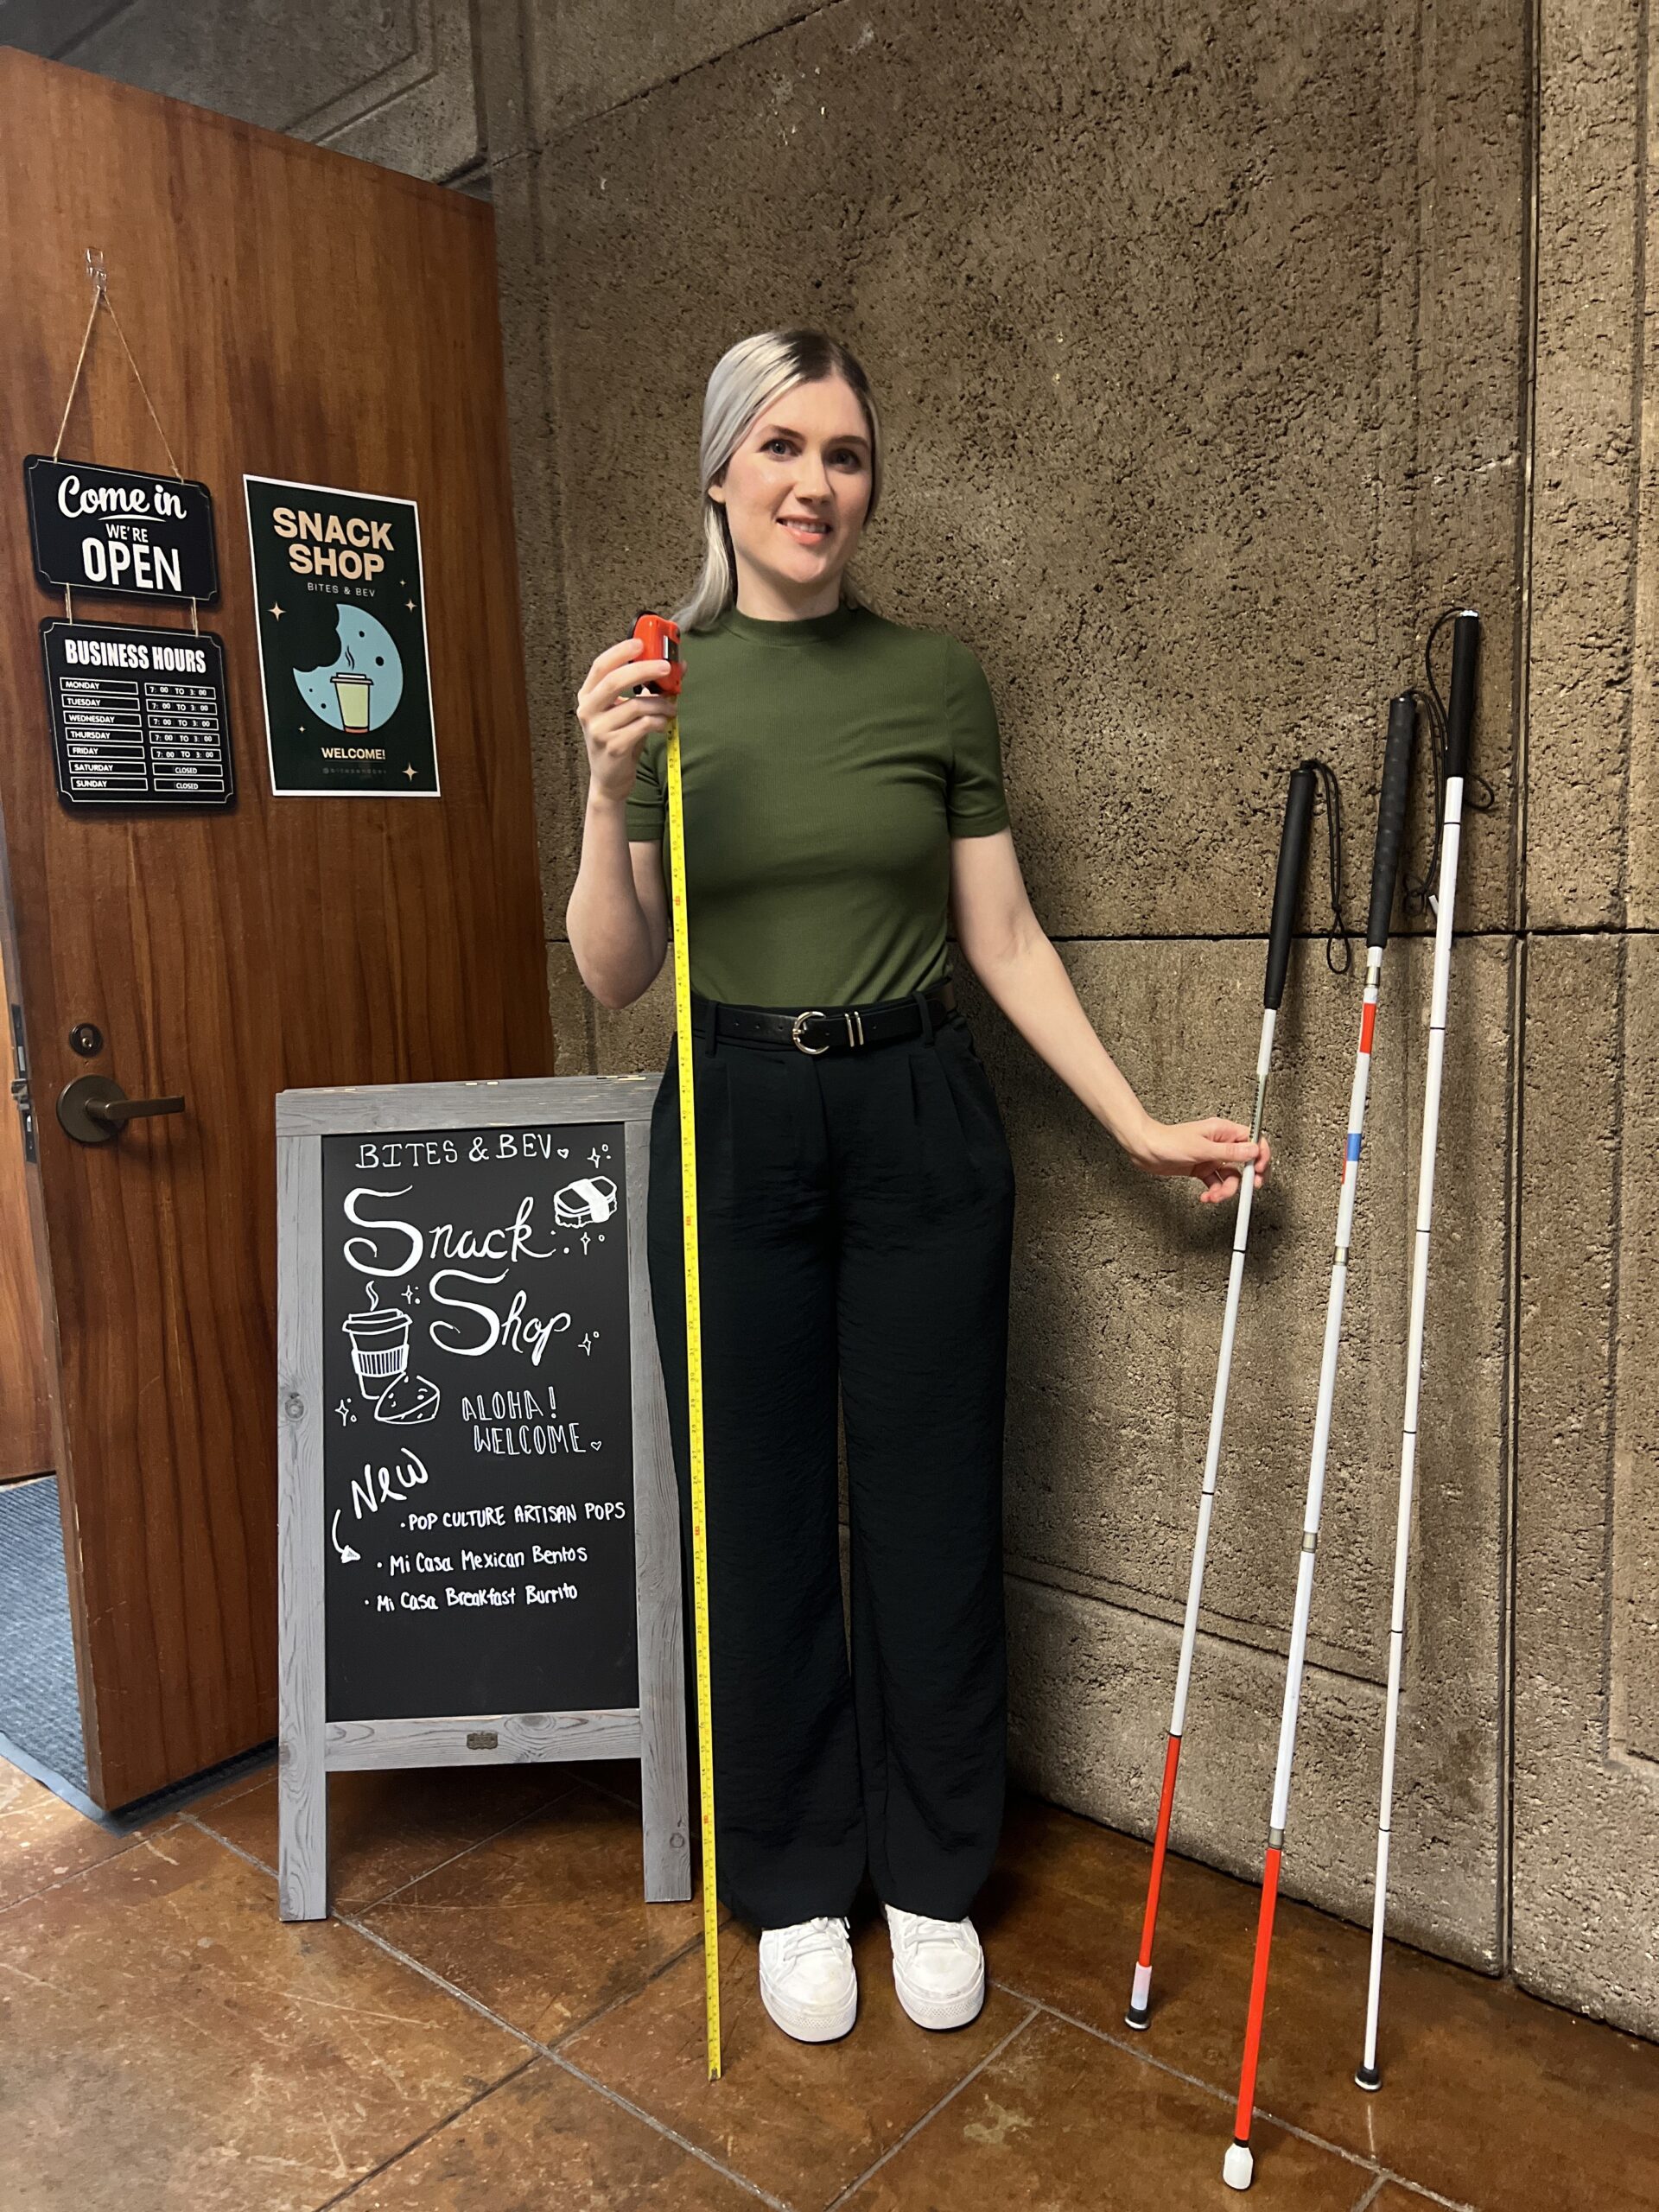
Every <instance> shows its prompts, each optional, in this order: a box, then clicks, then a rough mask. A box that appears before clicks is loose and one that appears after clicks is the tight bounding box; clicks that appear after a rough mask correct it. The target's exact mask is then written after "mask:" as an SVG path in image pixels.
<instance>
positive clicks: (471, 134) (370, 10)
mask: <svg viewBox="0 0 1659 2212" xmlns="http://www.w3.org/2000/svg"><path fill="white" fill-rule="evenodd" d="M13 12H16V11H9V12H8V19H7V23H6V35H7V40H8V42H9V43H10V44H11V45H14V46H21V47H22V48H25V50H26V51H28V52H29V53H33V54H46V55H48V56H50V57H51V58H53V59H54V60H61V61H68V62H71V63H73V66H74V67H76V68H78V69H91V70H94V71H96V72H97V73H98V74H99V75H100V76H104V77H113V78H116V79H118V80H119V81H120V82H121V83H123V84H128V85H141V86H144V87H145V88H146V89H147V90H148V91H150V92H164V93H166V94H167V95H168V97H169V98H170V99H182V100H188V101H190V102H191V103H192V105H194V106H197V107H206V108H212V109H213V110H214V111H216V112H217V113H219V114H220V115H234V116H240V117H242V118H244V119H245V121H247V122H249V123H257V124H263V125H264V128H265V129H266V130H282V131H286V132H288V133H289V134H290V135H291V136H292V137H298V138H309V139H312V140H315V142H316V143H319V144H321V145H329V146H334V147H335V148H336V149H338V150H339V151H340V152H341V153H346V154H353V155H355V156H357V157H358V158H359V160H362V161H370V162H379V163H381V164H382V165H383V166H384V167H385V168H396V169H402V170H404V171H405V172H406V173H407V174H408V175H411V176H420V177H429V178H432V179H434V180H442V179H444V178H447V177H449V176H453V175H456V174H457V173H458V172H459V171H461V170H462V169H465V168H467V167H468V166H470V165H471V164H473V163H475V162H478V161H479V159H480V156H481V154H482V150H483V148H482V140H481V136H480V129H479V121H478V108H477V100H476V96H475V92H474V81H473V37H472V10H471V8H470V6H469V5H468V0H403V4H401V5H399V6H397V7H386V6H384V5H380V4H377V3H376V0H344V4H341V0H299V4H297V5H289V6H286V7H283V8H280V9H269V8H266V9H249V8H242V7H230V6H226V4H225V0H167V4H163V3H162V0H135V3H134V4H132V5H130V6H127V7H124V8H117V9H114V10H111V9H108V8H103V9H99V10H87V9H85V8H72V9H70V10H64V9H62V8H53V9H47V8H43V7H38V6H31V7H29V8H28V9H26V10H23V11H22V14H21V20H20V21H18V22H16V23H15V24H14V22H12V21H11V14H12V13H13Z"/></svg>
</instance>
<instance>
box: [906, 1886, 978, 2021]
mask: <svg viewBox="0 0 1659 2212" xmlns="http://www.w3.org/2000/svg"><path fill="white" fill-rule="evenodd" d="M881 1910H882V1911H883V1912H885V1913H886V1914H887V1933H888V1935H889V1936H891V1937H892V1939H893V1987H894V1988H895V1989H896V1990H897V1991H898V1993H899V2003H900V2004H901V2005H903V2006H904V2008H905V2010H906V2012H908V2013H909V2015H910V2017H911V2018H912V2020H914V2021H915V2023H916V2024H917V2026H918V2027H920V2028H964V2027H966V2026H967V2024H968V2023H969V2020H972V2019H976V2018H978V2016H979V2012H980V2008H981V2006H982V2005H983V2004H984V2002H985V1954H984V1952H983V1951H982V1949H981V1948H980V1942H979V1937H978V1936H977V1935H976V1933H975V1932H974V1923H973V1922H972V1921H971V1920H930V1919H929V1918H928V1917H927V1916H926V1915H925V1913H920V1912H901V1911H900V1910H899V1908H898V1906H897V1905H891V1904H884V1905H883V1906H882V1908H881Z"/></svg>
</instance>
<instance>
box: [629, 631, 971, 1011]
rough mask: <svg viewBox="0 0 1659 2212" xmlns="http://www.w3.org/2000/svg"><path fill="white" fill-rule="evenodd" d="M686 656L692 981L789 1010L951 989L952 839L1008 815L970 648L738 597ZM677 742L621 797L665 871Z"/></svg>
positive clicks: (683, 713)
mask: <svg viewBox="0 0 1659 2212" xmlns="http://www.w3.org/2000/svg"><path fill="white" fill-rule="evenodd" d="M680 653H681V658H682V663H683V671H684V673H683V678H682V682H681V690H680V779H681V788H682V791H683V798H684V805H685V873H686V904H687V907H688V910H689V922H688V934H689V938H690V969H691V987H692V988H693V990H695V991H696V992H698V993H699V994H700V995H702V997H705V998H710V999H721V1000H724V1001H728V1002H729V1003H731V1004H734V1005H739V1006H762V1007H786V1008H791V1009H793V1008H799V1007H832V1006H854V1005H858V1006H868V1005H870V1004H872V1003H874V1002H876V1001H880V1000H883V999H895V998H902V997H904V996H906V994H908V993H909V992H911V991H913V990H917V989H918V988H927V987H929V986H931V985H932V984H934V983H936V982H939V981H940V980H941V979H942V978H943V977H944V976H946V975H947V974H949V972H950V964H949V957H948V951H947V947H946V944H945V925H946V920H947V915H948V910H949V904H950V840H951V838H953V837H982V836H989V835H990V834H992V833H993V832H994V831H995V830H998V829H1005V828H1006V827H1007V821H1008V812H1007V803H1006V801H1005V798H1004V795H1003V789H1002V765H1001V744H1000V741H999V736H998V730H997V721H996V709H995V705H994V703H993V702H992V698H991V692H990V686H989V685H988V683H987V682H986V680H985V674H984V671H983V670H982V668H981V666H980V664H979V662H978V660H977V658H976V656H975V655H974V653H973V652H971V651H970V649H969V647H968V646H966V645H963V644H962V643H961V641H960V640H959V639H956V638H953V637H951V636H950V635H949V633H948V632H944V631H942V630H922V629H912V628H910V627H908V626H906V625H905V624H903V623H899V622H890V621H888V620H887V619H886V618H885V616H882V615H880V614H877V613H874V612H873V611H872V610H871V609H870V608H868V607H852V606H849V605H846V604H842V606H840V607H836V608H835V610H834V611H833V612H832V613H829V614H814V615H809V616H806V617H804V618H802V619H801V620H797V621H789V622H773V621H768V620H762V619H761V618H760V617H759V616H757V615H752V614H742V613H739V612H738V610H737V608H736V607H728V609H727V611H726V612H725V613H723V614H722V615H721V617H720V618H719V620H717V621H716V622H715V625H714V626H712V627H711V628H709V629H707V630H689V631H686V632H683V634H682V636H681V639H680ZM667 749H668V738H667V733H666V731H663V732H658V733H656V734H653V735H652V737H651V738H650V739H649V741H647V743H646V745H645V748H644V750H643V752H642V753H641V754H640V757H639V766H638V769H637V771H636V773H635V778H634V785H633V789H632V791H631V792H630V793H629V795H628V801H627V833H628V837H629V839H630V841H631V842H650V843H652V844H655V845H658V847H659V848H660V849H661V853H662V866H663V873H664V881H665V882H666V880H667V877H668V865H669V862H668V842H667V814H668V807H667V764H666V755H667Z"/></svg>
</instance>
